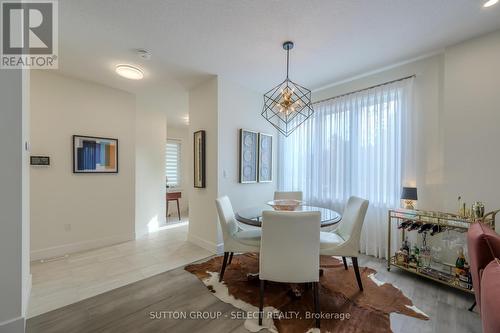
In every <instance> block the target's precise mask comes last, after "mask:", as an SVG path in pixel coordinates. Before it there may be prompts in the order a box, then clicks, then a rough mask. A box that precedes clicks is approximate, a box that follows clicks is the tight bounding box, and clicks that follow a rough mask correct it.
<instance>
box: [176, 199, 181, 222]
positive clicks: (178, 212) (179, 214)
mask: <svg viewBox="0 0 500 333" xmlns="http://www.w3.org/2000/svg"><path fill="white" fill-rule="evenodd" d="M175 201H177V216H178V217H179V221H180V220H181V209H180V208H179V199H177V200H175Z"/></svg>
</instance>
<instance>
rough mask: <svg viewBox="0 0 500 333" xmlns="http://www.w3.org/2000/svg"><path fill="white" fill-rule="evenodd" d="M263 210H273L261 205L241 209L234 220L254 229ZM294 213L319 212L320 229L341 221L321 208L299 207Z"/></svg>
mask: <svg viewBox="0 0 500 333" xmlns="http://www.w3.org/2000/svg"><path fill="white" fill-rule="evenodd" d="M265 210H273V208H272V207H271V206H269V205H266V204H262V205H260V206H254V207H250V208H246V209H242V210H240V211H238V212H237V213H236V214H235V217H236V220H238V221H239V222H241V223H245V224H248V225H253V226H256V227H260V226H261V221H262V212H263V211H265ZM295 211H296V212H300V211H302V212H318V211H319V212H320V213H321V227H328V226H331V225H334V224H336V223H338V222H340V220H341V219H342V216H341V215H340V214H339V213H337V212H336V211H334V210H331V209H328V208H322V207H315V206H309V205H301V206H299V207H297V209H296V210H295Z"/></svg>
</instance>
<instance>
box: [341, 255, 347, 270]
mask: <svg viewBox="0 0 500 333" xmlns="http://www.w3.org/2000/svg"><path fill="white" fill-rule="evenodd" d="M342 261H343V262H344V268H345V270H346V271H347V259H346V258H345V257H342Z"/></svg>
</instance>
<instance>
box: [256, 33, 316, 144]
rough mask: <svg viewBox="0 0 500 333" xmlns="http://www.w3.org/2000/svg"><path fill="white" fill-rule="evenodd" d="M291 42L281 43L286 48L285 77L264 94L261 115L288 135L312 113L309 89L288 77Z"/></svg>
mask: <svg viewBox="0 0 500 333" xmlns="http://www.w3.org/2000/svg"><path fill="white" fill-rule="evenodd" d="M292 48H293V43H292V42H290V41H288V42H285V43H283V49H285V50H286V79H285V81H283V82H281V83H280V84H278V85H277V86H276V87H274V88H272V89H271V90H269V91H268V92H267V93H265V94H264V108H263V110H262V113H261V114H262V116H263V117H264V118H266V120H267V121H269V122H270V123H271V124H272V125H273V126H274V127H276V128H277V129H278V131H280V133H282V134H283V135H284V136H289V135H290V134H291V133H292V132H293V131H294V130H295V129H296V128H297V127H299V126H300V125H301V124H302V123H303V122H304V121H306V120H307V119H308V118H309V117H310V116H311V115H312V114H313V113H314V110H313V107H312V103H311V91H310V90H309V89H307V88H304V87H302V86H301V85H300V84H297V83H295V82H293V81H292V80H290V79H289V77H288V70H289V65H290V50H291V49H292Z"/></svg>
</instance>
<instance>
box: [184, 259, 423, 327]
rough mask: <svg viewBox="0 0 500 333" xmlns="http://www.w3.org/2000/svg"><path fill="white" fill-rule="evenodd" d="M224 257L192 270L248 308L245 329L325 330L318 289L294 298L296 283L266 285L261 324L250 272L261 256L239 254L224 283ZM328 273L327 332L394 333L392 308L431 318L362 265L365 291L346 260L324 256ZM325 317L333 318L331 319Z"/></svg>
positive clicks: (323, 300)
mask: <svg viewBox="0 0 500 333" xmlns="http://www.w3.org/2000/svg"><path fill="white" fill-rule="evenodd" d="M221 265H222V257H214V258H212V259H209V260H208V261H206V262H203V263H199V264H192V265H189V266H187V267H186V268H185V269H186V271H188V272H190V273H192V274H194V275H196V276H197V277H198V278H199V279H200V280H202V281H203V283H204V284H205V285H206V286H207V288H208V289H209V290H210V291H212V292H213V293H214V294H215V296H216V297H217V298H219V299H220V300H221V301H223V302H226V303H230V304H232V305H234V306H235V307H236V308H239V309H241V310H243V311H245V312H247V314H248V315H247V316H245V317H246V320H245V327H246V328H247V330H249V331H251V332H257V331H259V330H261V329H263V328H267V329H269V330H270V331H272V332H281V333H282V332H286V333H303V332H319V330H317V329H314V328H313V327H314V319H312V318H306V317H307V314H308V313H313V301H312V293H311V290H309V289H304V293H303V295H302V297H301V298H299V299H293V298H292V297H291V296H290V293H289V291H290V285H288V284H280V283H272V282H269V283H267V284H266V289H265V300H264V305H265V308H264V311H265V315H264V321H263V325H262V326H259V325H258V306H259V281H258V279H253V280H252V279H249V278H248V277H247V274H249V273H252V274H255V273H258V271H259V257H258V255H256V254H249V253H247V254H240V255H235V256H234V258H233V261H232V263H231V265H228V267H227V268H226V272H225V273H224V281H223V282H222V283H219V271H220V267H221ZM321 267H322V268H323V271H324V274H323V276H322V277H321V278H320V285H321V288H320V305H321V313H322V316H323V317H322V320H321V332H370V333H376V332H391V327H390V319H389V314H390V313H391V312H395V313H400V314H404V315H407V316H411V317H415V318H419V319H423V320H428V319H429V318H428V317H427V315H426V314H425V313H423V312H422V311H420V310H419V309H418V308H416V307H415V306H413V304H412V302H411V300H410V299H408V298H407V297H406V296H405V295H404V294H403V293H402V292H401V291H400V290H399V289H397V288H396V287H394V286H393V285H392V284H389V283H383V282H381V281H378V280H377V279H376V278H375V273H376V271H375V270H373V269H371V268H368V267H360V272H361V279H362V281H363V287H364V291H363V292H360V291H359V289H358V285H357V283H356V278H355V276H354V270H353V268H352V267H351V266H350V267H349V270H347V271H346V270H345V269H344V266H343V264H342V262H341V261H340V260H339V259H337V258H334V257H324V256H322V257H321ZM325 316H329V317H330V318H328V319H325Z"/></svg>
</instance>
